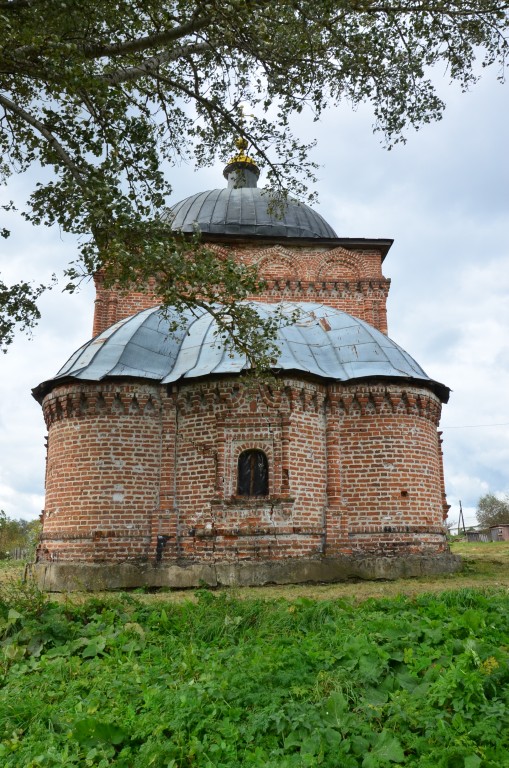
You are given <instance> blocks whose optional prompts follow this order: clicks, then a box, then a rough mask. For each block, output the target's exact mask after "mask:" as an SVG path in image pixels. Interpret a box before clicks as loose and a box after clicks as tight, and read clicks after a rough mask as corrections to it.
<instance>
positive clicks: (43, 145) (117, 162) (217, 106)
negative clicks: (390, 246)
mask: <svg viewBox="0 0 509 768" xmlns="http://www.w3.org/2000/svg"><path fill="white" fill-rule="evenodd" d="M508 9H509V4H508V3H507V2H501V0H428V1H427V2H426V1H425V0H424V1H422V0H320V2H316V0H291V1H287V0H284V1H283V0H281V1H280V0H114V1H113V0H0V158H1V160H0V173H1V175H2V177H3V180H4V181H7V180H8V178H9V177H10V175H12V174H13V173H22V172H24V171H27V170H29V169H35V174H36V177H37V178H38V183H37V185H36V187H35V189H34V190H33V192H32V194H31V196H30V198H29V200H28V201H27V204H26V205H25V207H24V210H23V215H24V216H25V217H26V218H27V219H28V220H29V221H31V222H33V223H34V224H41V223H44V224H47V225H58V226H59V227H60V228H61V229H62V230H63V231H64V232H70V233H74V234H77V235H79V236H81V242H82V246H81V250H80V255H79V259H78V261H77V262H76V263H74V264H73V265H71V267H70V269H69V271H68V275H67V279H68V283H67V288H68V289H69V290H71V291H72V290H74V289H75V288H76V286H77V285H78V284H79V282H80V280H81V279H82V278H83V276H86V275H90V274H91V273H93V272H94V271H95V270H97V269H98V268H100V267H102V266H104V265H105V264H113V270H112V279H113V278H115V279H116V278H117V277H118V276H119V274H120V275H121V276H122V279H123V280H124V283H125V284H126V285H128V284H129V283H130V282H133V281H134V282H136V281H139V280H140V272H141V275H142V277H143V275H144V274H145V273H146V272H147V270H148V271H152V273H153V272H154V271H155V270H154V268H153V266H152V267H151V264H150V260H151V258H154V260H155V261H156V262H157V269H158V271H159V277H160V280H161V285H162V296H163V302H164V303H167V304H174V303H179V302H180V303H181V304H182V303H183V304H184V305H192V304H193V302H194V301H195V299H196V296H197V291H196V285H197V283H196V281H195V278H196V275H195V272H196V265H195V262H196V258H199V257H198V256H197V257H193V258H189V257H187V256H186V253H188V250H186V249H187V245H186V243H185V242H184V241H183V240H182V239H179V238H177V237H175V235H174V233H172V232H171V231H169V229H168V225H166V227H165V226H164V225H163V223H162V220H161V218H159V214H160V213H161V211H162V210H163V208H164V206H165V204H166V199H167V197H168V195H169V194H170V193H171V183H170V180H171V166H172V165H175V164H176V163H180V162H181V161H182V160H189V159H191V160H192V161H193V162H194V163H196V164H197V165H198V166H205V165H208V164H211V163H213V162H214V161H215V160H216V159H217V158H222V159H226V158H227V157H228V155H229V154H231V148H232V146H233V141H234V138H235V137H237V136H239V135H241V136H243V137H245V138H246V139H247V140H248V142H249V146H250V152H251V154H252V155H253V156H254V157H255V159H256V160H257V162H258V163H259V165H261V166H262V167H264V169H265V171H266V173H267V178H268V184H269V186H270V187H271V188H272V190H273V191H274V194H275V195H278V196H279V199H281V200H284V197H285V195H286V194H288V193H291V194H293V195H297V196H302V195H304V193H305V189H306V187H305V182H306V179H307V181H309V180H310V179H312V178H313V176H312V164H310V163H309V161H308V150H309V147H308V146H305V145H303V144H302V143H300V142H299V141H298V139H296V138H295V137H294V136H293V135H292V133H291V131H290V129H289V121H290V118H291V116H292V115H294V114H296V113H299V112H301V111H302V109H303V108H304V106H305V105H310V106H311V108H312V109H313V110H314V114H315V115H316V118H317V119H318V118H319V117H320V114H321V113H322V111H323V110H324V108H325V107H327V106H330V105H331V104H338V103H339V102H342V101H346V102H348V103H350V104H351V105H356V104H359V103H361V102H364V101H369V102H371V103H372V105H373V108H374V115H375V127H376V128H377V129H378V130H380V131H382V132H383V134H384V135H385V138H386V140H387V142H388V143H389V144H390V143H392V142H397V141H400V140H401V139H402V138H403V134H404V131H405V130H406V129H407V128H408V127H414V128H418V127H419V126H420V125H422V124H424V123H427V122H429V121H431V120H436V119H439V118H440V116H441V114H442V110H443V108H444V104H443V103H442V101H441V99H440V98H439V96H438V95H437V93H436V91H435V89H434V87H433V84H432V82H431V80H430V71H431V69H432V68H433V67H439V72H440V74H442V73H443V72H444V70H445V71H447V73H448V76H449V78H450V79H451V80H454V81H457V82H459V84H460V85H461V87H462V88H468V87H469V86H470V85H472V84H473V83H474V82H475V80H476V78H477V74H476V73H477V69H476V68H475V63H476V59H477V57H480V58H481V59H482V62H483V64H485V65H489V64H497V65H498V66H499V67H500V77H501V78H503V70H504V66H505V56H506V52H507V45H508V44H507V39H506V37H507V31H508V25H509V16H508ZM246 104H247V105H248V109H249V112H252V113H254V114H253V115H250V117H249V119H247V117H246V116H245V115H244V112H243V106H244V105H246ZM16 205H18V206H19V202H18V201H16ZM7 234H8V233H7V232H6V231H5V230H4V231H2V235H3V236H6V235H7ZM163 252H165V253H166V254H167V255H168V259H167V260H165V259H161V258H160V255H161V253H163ZM204 253H205V251H204V250H203V251H202V255H203V254H204ZM153 254H156V256H152V255H153ZM208 259H209V261H210V263H212V261H214V267H213V270H212V272H213V274H212V275H211V277H210V279H209V280H207V281H205V282H206V285H205V288H204V287H203V283H202V282H200V281H198V284H199V286H200V296H201V300H202V301H204V302H205V303H209V302H211V301H212V300H213V299H214V298H215V297H216V296H217V294H218V288H219V286H222V288H223V289H224V290H223V291H222V293H223V294H224V295H227V296H229V297H233V298H242V296H243V295H246V294H248V293H250V292H251V287H252V282H253V279H254V275H253V273H252V272H250V271H248V270H246V269H245V268H243V267H241V266H239V265H232V264H231V263H229V262H222V261H221V260H220V259H218V258H217V257H214V259H213V258H212V256H211V255H210V254H209V255H208ZM161 261H162V262H163V264H161ZM176 262H179V263H180V265H181V267H180V270H179V275H178V279H175V278H174V273H173V271H172V270H173V265H174V264H175V263H176ZM166 264H167V266H166ZM202 271H203V270H202ZM39 290H40V286H37V287H35V288H34V287H33V286H31V285H30V284H29V283H28V282H23V283H20V284H19V285H16V286H8V285H6V284H4V283H2V282H1V281H0V313H1V314H2V316H4V317H7V320H4V321H3V322H2V323H1V324H0V332H1V336H0V342H1V341H3V343H4V344H9V343H10V342H11V341H12V338H13V331H14V326H15V325H16V324H20V325H21V326H25V327H30V326H32V325H33V324H34V323H35V322H36V320H37V318H38V313H37V304H36V300H37V298H38V293H39ZM243 312H244V310H243V309H242V305H238V304H236V303H235V302H230V306H228V307H227V308H226V309H225V314H226V315H227V316H228V318H229V322H230V323H231V318H233V322H234V325H235V327H237V330H238V331H240V332H239V333H238V334H237V341H238V340H239V339H241V338H243V329H244V330H245V326H246V322H248V323H251V322H252V320H253V318H246V317H244V316H243ZM225 327H226V326H225Z"/></svg>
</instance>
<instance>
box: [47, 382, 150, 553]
mask: <svg viewBox="0 0 509 768" xmlns="http://www.w3.org/2000/svg"><path fill="white" fill-rule="evenodd" d="M43 409H44V416H45V419H46V423H47V425H48V429H49V441H48V463H47V476H46V502H45V514H44V530H43V543H42V549H43V550H44V549H48V550H49V554H50V555H51V556H52V557H54V558H58V559H64V560H68V559H71V560H72V559H77V560H93V561H102V560H119V559H124V558H126V557H127V558H129V559H136V558H144V557H145V556H146V554H147V548H148V545H149V541H150V532H151V531H150V525H151V519H152V515H153V514H154V513H155V511H156V510H158V509H159V478H160V464H161V418H160V391H159V387H157V386H150V385H146V384H122V385H120V386H116V385H115V384H100V385H96V384H72V385H69V386H64V387H59V388H58V389H56V390H54V392H53V393H51V394H49V395H48V396H47V397H46V398H45V400H44V403H43Z"/></svg>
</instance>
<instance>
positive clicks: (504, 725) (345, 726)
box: [0, 584, 509, 768]
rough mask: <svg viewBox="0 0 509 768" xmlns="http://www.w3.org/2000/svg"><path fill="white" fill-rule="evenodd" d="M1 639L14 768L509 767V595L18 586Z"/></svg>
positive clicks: (4, 724) (0, 607)
mask: <svg viewBox="0 0 509 768" xmlns="http://www.w3.org/2000/svg"><path fill="white" fill-rule="evenodd" d="M259 594H261V593H259ZM0 624H1V629H0V632H1V635H2V638H3V639H2V640H1V645H0V660H1V669H0V673H1V680H2V686H1V688H0V764H1V765H2V766H5V768H12V767H13V766H16V768H17V767H19V768H35V767H36V766H48V767H53V766H98V767H100V768H103V767H104V768H107V767H108V766H118V767H119V768H120V767H122V768H150V766H153V767H154V768H169V767H171V768H177V767H178V768H181V767H182V768H183V767H184V766H185V767H188V766H189V767H191V766H192V767H193V768H194V767H196V768H213V767H214V768H215V767H217V768H221V767H224V768H229V767H230V766H231V767H232V768H233V766H260V767H262V766H263V768H276V767H277V768H294V767H297V766H299V767H301V766H302V767H304V766H313V767H314V766H324V768H338V767H339V768H390V767H391V766H399V765H402V766H419V767H420V768H504V766H506V767H507V766H509V758H508V754H509V706H508V705H509V646H508V643H509V599H508V593H507V590H506V589H503V590H500V589H498V590H497V589H492V590H489V589H488V590H486V589H484V590H480V589H477V590H475V589H465V588H460V589H456V590H454V591H447V592H443V593H441V594H435V595H431V594H422V595H417V596H414V597H404V596H397V597H394V598H388V599H387V598H386V599H381V600H380V599H373V598H370V599H367V600H365V601H364V602H362V603H360V604H358V603H356V602H354V601H353V599H334V600H331V599H321V600H311V599H308V598H305V597H297V598H296V599H294V600H287V599H283V598H279V599H277V600H273V599H268V598H267V597H266V596H265V597H264V598H263V599H253V598H251V597H244V598H243V599H238V597H237V596H236V594H235V593H232V592H226V591H224V592H219V593H212V592H210V591H207V590H198V591H197V592H196V593H194V595H193V601H191V600H186V601H183V602H179V603H177V602H174V603H169V602H168V601H163V600H162V599H161V598H158V597H155V598H154V597H152V599H151V600H149V601H147V600H146V596H144V595H136V596H132V595H119V596H117V597H111V596H110V597H109V598H103V597H101V598H92V599H88V600H86V601H84V602H69V601H68V602H59V603H56V602H53V601H52V600H48V599H47V598H45V597H44V596H43V595H41V594H40V593H38V591H37V590H35V589H33V588H32V587H30V586H29V585H27V586H25V587H24V588H21V587H20V586H19V585H18V586H14V585H12V584H11V585H10V586H9V585H8V587H4V589H3V599H2V601H1V602H0Z"/></svg>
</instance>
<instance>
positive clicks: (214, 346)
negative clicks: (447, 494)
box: [34, 302, 449, 401]
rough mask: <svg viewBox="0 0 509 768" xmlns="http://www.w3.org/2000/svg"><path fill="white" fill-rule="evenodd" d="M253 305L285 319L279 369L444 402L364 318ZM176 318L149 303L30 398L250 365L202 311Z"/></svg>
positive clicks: (441, 392)
mask: <svg viewBox="0 0 509 768" xmlns="http://www.w3.org/2000/svg"><path fill="white" fill-rule="evenodd" d="M250 303H251V306H253V307H254V308H255V309H256V311H257V313H258V314H259V316H260V317H261V318H263V319H264V318H268V317H270V316H274V314H275V313H278V312H279V313H280V315H281V316H282V318H283V322H282V324H281V327H280V328H279V332H278V336H277V342H276V343H277V345H278V347H279V350H280V353H279V357H278V359H277V361H276V362H275V364H274V369H275V370H277V371H300V372H304V373H308V374H313V375H315V376H318V377H320V378H322V379H328V380H329V381H330V380H333V381H343V382H349V381H354V380H359V379H367V378H370V379H371V378H376V379H380V378H384V379H400V380H401V379H406V380H408V381H409V382H415V383H416V384H419V383H420V384H424V385H425V386H427V387H429V388H430V389H432V390H433V391H434V392H435V393H436V394H437V395H438V396H439V397H440V398H441V399H442V400H443V401H447V399H448V394H449V390H448V388H447V387H445V386H444V385H443V384H440V383H438V382H436V381H434V380H433V379H430V378H429V376H427V375H426V373H425V372H424V371H423V370H422V368H421V367H420V366H419V365H418V363H416V361H415V360H414V359H413V358H412V357H410V355H409V354H407V352H405V351H404V350H403V349H401V347H399V346H398V345H397V344H396V343H395V342H394V341H391V339H389V338H388V337H387V336H385V334H383V333H381V332H380V331H377V330H376V329H375V328H373V327H372V326H371V325H369V324H368V323H366V322H364V321H363V320H359V319H358V318H355V317H352V316H351V315H348V314H346V312H341V311H340V310H338V309H332V308H331V307H326V306H324V305H323V304H314V303H308V302H301V303H281V304H263V303H261V302H250ZM177 317H178V316H177V314H176V312H174V311H172V310H169V311H166V312H163V311H162V310H161V309H159V308H158V307H154V308H151V309H146V310H143V311H142V312H139V313H138V314H136V315H133V316H132V317H128V318H127V319H125V320H121V321H120V322H118V323H116V324H115V325H112V326H111V327H110V328H108V329H107V330H106V331H104V332H103V333H101V334H100V335H99V336H97V337H96V338H95V339H92V340H91V341H89V342H87V344H85V345H84V346H83V347H81V348H80V349H78V350H77V352H75V353H74V355H72V356H71V358H70V359H69V360H68V361H67V363H66V364H65V365H64V366H63V368H61V369H60V371H59V372H58V373H57V374H56V376H55V377H54V378H53V379H50V380H49V381H46V382H44V383H43V384H40V385H39V387H37V388H36V389H35V390H34V396H35V397H36V398H37V399H39V400H41V399H42V397H44V395H45V393H46V392H48V391H49V390H50V389H51V388H52V387H53V386H55V385H57V384H58V383H60V382H61V381H64V380H66V379H69V378H72V379H79V380H85V381H100V380H102V379H104V378H107V377H115V378H118V377H133V378H145V379H151V380H154V381H159V382H161V384H169V383H171V382H174V381H177V380H179V379H181V378H185V379H190V378H198V377H201V376H208V375H215V374H238V373H241V372H242V371H243V370H246V369H247V368H248V363H247V361H246V358H245V357H243V356H242V355H240V354H239V353H237V352H232V350H230V349H227V348H225V346H224V345H223V344H222V343H221V342H220V337H219V334H218V329H217V324H216V322H215V320H214V318H213V317H212V315H211V314H209V313H208V312H207V311H206V310H204V309H200V308H196V309H194V310H193V312H190V311H189V312H188V313H187V315H185V317H184V320H183V322H182V323H181V325H180V327H179V328H178V330H176V331H172V330H171V328H172V321H174V320H175V319H176V318H177ZM295 318H297V319H296V320H295ZM285 320H286V323H285Z"/></svg>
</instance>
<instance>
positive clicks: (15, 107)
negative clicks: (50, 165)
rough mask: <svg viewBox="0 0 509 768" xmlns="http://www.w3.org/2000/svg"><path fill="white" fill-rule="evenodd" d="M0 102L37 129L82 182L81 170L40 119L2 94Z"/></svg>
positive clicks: (77, 179)
mask: <svg viewBox="0 0 509 768" xmlns="http://www.w3.org/2000/svg"><path fill="white" fill-rule="evenodd" d="M0 104H2V105H3V107H4V108H5V109H6V110H7V111H9V112H13V113H14V114H15V115H18V117H21V119H22V120H24V121H25V122H26V123H28V124H29V125H31V126H32V127H33V128H35V129H36V130H37V131H39V133H40V134H41V135H42V136H44V138H45V139H46V140H47V141H48V142H49V143H50V144H51V146H52V147H53V149H54V150H55V152H56V153H57V155H58V156H59V157H60V159H61V160H62V162H63V163H64V165H65V166H66V167H67V168H68V169H69V170H70V172H71V174H72V176H73V178H74V180H75V181H77V182H78V183H79V184H82V183H83V172H82V171H80V169H79V168H78V166H77V165H76V164H75V163H74V162H73V160H72V158H71V157H70V156H69V155H68V154H67V152H66V151H65V149H64V147H63V146H62V145H61V144H60V142H59V141H58V139H56V138H55V136H54V135H53V134H52V132H51V131H50V130H49V129H48V128H46V126H45V125H44V124H43V123H41V121H40V120H37V118H36V117H34V116H33V115H31V114H30V113H29V112H27V111H26V110H24V109H23V108H22V107H19V106H18V105H17V104H15V103H14V102H13V101H11V99H8V98H7V96H3V95H2V94H0Z"/></svg>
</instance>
